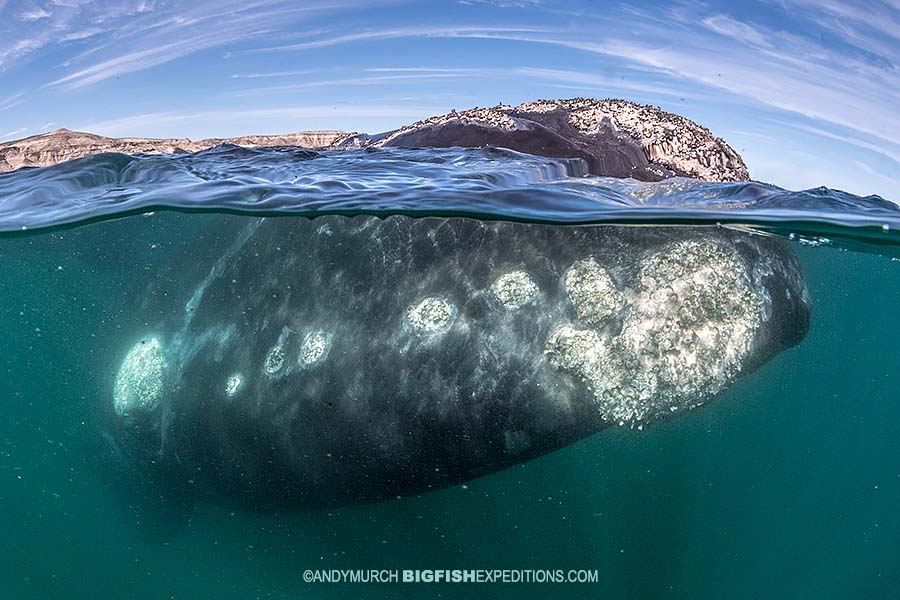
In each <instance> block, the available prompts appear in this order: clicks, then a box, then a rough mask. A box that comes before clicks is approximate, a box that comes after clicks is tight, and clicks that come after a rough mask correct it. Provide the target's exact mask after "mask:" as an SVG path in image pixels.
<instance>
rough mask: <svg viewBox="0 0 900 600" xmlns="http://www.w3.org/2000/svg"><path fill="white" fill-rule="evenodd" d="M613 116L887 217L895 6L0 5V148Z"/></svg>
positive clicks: (380, 0) (858, 0) (497, 2)
mask: <svg viewBox="0 0 900 600" xmlns="http://www.w3.org/2000/svg"><path fill="white" fill-rule="evenodd" d="M575 96H588V97H597V98H607V97H616V98H625V99H628V100H633V101H636V102H640V103H644V104H652V105H655V106H659V107H661V108H662V109H664V110H668V111H670V112H674V113H678V114H682V115H684V116H686V117H689V118H691V119H693V120H695V121H697V122H698V123H700V124H702V125H704V126H706V127H709V128H710V129H711V130H712V131H713V133H715V134H716V135H718V136H720V137H722V138H724V139H725V140H726V141H727V142H728V143H729V144H731V146H732V147H734V148H735V149H736V150H737V151H738V152H739V153H740V154H741V155H742V156H743V157H744V160H745V161H746V162H747V165H748V167H749V169H750V173H751V176H752V177H753V178H754V179H757V180H761V181H766V182H770V183H774V184H776V185H780V186H782V187H785V188H788V189H806V188H811V187H818V186H828V187H832V188H837V189H843V190H846V191H849V192H852V193H855V194H860V195H869V194H878V195H880V196H882V197H885V198H888V199H891V200H894V201H897V202H900V108H898V107H900V0H883V1H881V0H849V1H844V2H842V1H838V0H741V1H736V2H702V1H697V0H689V1H683V2H682V1H678V0H674V1H668V2H650V1H644V2H627V3H625V2H603V1H596V0H595V1H584V0H565V1H559V2H557V1H554V0H453V1H449V0H448V1H441V2H437V1H428V2H425V1H419V2H414V1H400V0H396V1H392V0H293V1H278V0H274V1H272V0H212V1H209V0H192V1H190V2H185V1H181V2H167V1H163V0H127V1H124V2H108V1H87V0H50V1H38V0H34V1H32V0H0V141H7V140H12V139H18V138H22V137H26V136H29V135H34V134H37V133H42V132H46V131H50V130H53V129H56V128H60V127H65V128H68V129H75V130H80V131H90V132H94V133H99V134H103V135H110V136H145V137H190V138H194V139H196V138H202V137H222V136H235V135H245V134H267V133H269V134H271V133H286V132H292V131H301V130H309V129H343V130H349V131H361V132H367V133H378V132H383V131H388V130H391V129H394V128H397V127H399V126H401V125H403V124H406V123H410V122H413V121H416V120H419V119H422V118H426V117H429V116H432V115H436V114H442V113H445V112H448V111H449V110H451V109H456V110H463V109H466V108H471V107H474V106H493V105H495V104H497V103H500V102H503V103H506V104H518V103H520V102H525V101H529V100H535V99H538V98H568V97H575Z"/></svg>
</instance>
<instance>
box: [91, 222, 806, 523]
mask: <svg viewBox="0 0 900 600" xmlns="http://www.w3.org/2000/svg"><path fill="white" fill-rule="evenodd" d="M203 272H204V275H203V276H202V277H200V278H199V279H198V280H195V281H193V282H191V283H190V285H187V283H185V285H184V289H183V290H182V291H181V293H183V299H182V302H183V310H181V311H179V312H178V314H171V315H169V316H168V317H166V318H162V319H155V318H154V317H153V315H152V314H149V315H148V314H142V313H141V312H140V311H136V314H133V315H132V317H131V318H133V320H134V321H133V325H134V327H133V329H136V328H137V327H138V324H140V325H139V326H140V327H141V328H142V331H143V335H142V337H140V339H134V340H133V346H132V347H131V349H130V350H129V351H127V352H125V353H123V356H122V362H121V364H120V365H119V366H118V374H117V376H116V378H115V383H114V386H113V389H112V390H110V395H109V401H108V402H107V403H105V404H104V406H105V410H106V411H107V413H108V418H109V423H110V433H111V435H112V436H113V438H114V439H115V440H116V444H117V446H118V447H119V448H120V449H121V450H122V452H124V453H125V454H126V455H127V456H128V460H129V462H130V463H131V464H133V465H136V466H137V467H138V468H140V469H141V472H143V473H145V474H146V476H147V477H149V478H151V480H152V481H155V482H158V485H159V488H160V489H165V490H168V491H169V492H171V493H174V494H182V495H184V496H185V497H188V498H194V499H200V500H207V501H211V502H216V503H220V504H224V505H228V506H236V507H241V508H245V509H250V510H260V511H278V510H285V509H292V508H303V507H324V506H337V505H346V504H354V503H363V502H372V501H378V500H383V499H388V498H394V497H396V496H405V495H411V494H417V493H420V492H424V491H427V490H431V489H436V488H440V487H442V486H447V485H452V484H456V483H460V482H463V481H467V480H469V479H472V478H474V477H478V476H481V475H484V474H487V473H490V472H494V471H498V470H500V469H504V468H506V467H509V466H512V465H515V464H518V463H522V462H524V461H527V460H529V459H531V458H533V457H536V456H539V455H542V454H545V453H547V452H550V451H553V450H555V449H558V448H561V447H563V446H565V445H567V444H570V443H572V442H574V441H576V440H578V439H580V438H583V437H585V436H588V435H591V434H593V433H595V432H598V431H600V430H602V429H604V428H606V427H610V426H618V425H628V426H644V425H646V424H649V423H653V422H654V421H657V420H659V419H663V418H667V417H670V416H671V415H675V414H677V413H680V412H683V411H685V410H689V409H692V408H694V407H696V406H699V405H701V404H703V403H705V402H707V401H709V400H710V399H712V398H714V397H715V396H716V395H718V394H719V393H720V392H722V391H723V390H724V389H726V388H727V387H728V386H729V385H730V384H731V383H732V382H733V381H734V380H735V378H737V377H739V376H740V375H741V374H743V373H747V372H749V371H752V370H754V369H756V368H758V367H759V366H760V365H762V364H763V363H764V362H766V361H767V360H768V359H770V358H771V357H773V356H774V355H775V354H777V353H778V352H780V351H782V350H784V349H786V348H788V347H790V346H792V345H794V344H797V343H798V342H799V341H800V340H801V339H802V338H803V337H804V335H805V333H806V331H807V328H808V324H809V316H810V303H809V299H808V296H807V293H806V287H805V283H804V279H803V276H802V273H801V271H800V268H799V265H798V263H797V260H796V258H795V256H794V255H793V253H792V251H791V250H790V248H789V247H788V246H787V245H786V243H785V242H783V241H782V240H778V239H774V238H769V237H763V236H760V235H752V234H749V233H746V232H739V231H733V230H728V229H722V228H713V227H674V226H673V227H663V226H654V227H625V226H608V225H604V226H557V225H541V224H526V223H512V222H489V221H480V220H473V219H466V218H449V219H448V218H421V219H413V218H409V217H403V216H392V217H390V218H386V219H380V218H375V217H371V216H366V217H364V216H357V217H353V218H349V217H337V216H333V217H320V218H316V219H314V220H307V219H299V218H265V219H256V220H254V221H253V222H252V224H249V225H248V226H247V227H246V229H245V230H244V231H243V233H241V234H240V235H239V236H238V237H237V239H236V240H235V241H234V243H233V244H232V246H231V247H230V248H229V249H228V250H227V251H226V252H225V253H223V255H222V256H221V257H219V258H218V259H217V260H215V261H213V262H211V263H210V264H207V265H204V266H203ZM153 314H155V313H153ZM148 323H149V324H148ZM129 343H131V342H129Z"/></svg>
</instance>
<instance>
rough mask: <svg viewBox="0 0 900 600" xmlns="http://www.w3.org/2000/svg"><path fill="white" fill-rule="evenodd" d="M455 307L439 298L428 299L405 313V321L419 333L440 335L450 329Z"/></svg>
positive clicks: (454, 315)
mask: <svg viewBox="0 0 900 600" xmlns="http://www.w3.org/2000/svg"><path fill="white" fill-rule="evenodd" d="M455 318H456V307H455V306H453V305H452V304H450V303H449V302H447V301H446V300H443V299H441V298H435V297H428V298H425V299H424V300H422V301H421V302H419V303H418V304H416V305H414V306H411V307H409V308H408V309H407V311H406V319H407V321H409V324H410V325H411V326H412V328H413V329H415V330H416V331H418V332H420V333H440V332H442V331H446V330H447V329H449V328H450V325H451V324H452V323H453V319H455Z"/></svg>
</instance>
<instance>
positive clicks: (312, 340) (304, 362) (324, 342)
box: [297, 331, 331, 368]
mask: <svg viewBox="0 0 900 600" xmlns="http://www.w3.org/2000/svg"><path fill="white" fill-rule="evenodd" d="M329 350H331V334H330V333H327V332H325V331H313V332H311V333H308V334H307V335H306V337H305V338H304V339H303V344H301V346H300V355H299V356H298V357H297V363H298V364H299V365H300V366H301V367H302V368H310V367H314V366H316V365H318V364H319V363H321V362H322V361H323V360H325V358H326V357H327V356H328V351H329Z"/></svg>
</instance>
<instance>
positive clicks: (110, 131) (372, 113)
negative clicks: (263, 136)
mask: <svg viewBox="0 0 900 600" xmlns="http://www.w3.org/2000/svg"><path fill="white" fill-rule="evenodd" d="M443 110H444V109H443V107H438V106H417V105H400V106H398V105H393V104H388V105H378V104H361V105H349V104H348V105H317V106H286V107H274V108H254V109H246V110H207V111H184V112H156V113H143V114H138V115H131V116H128V117H122V118H117V119H109V120H105V121H94V122H90V123H83V124H81V125H78V126H77V129H80V130H84V131H93V132H96V133H100V134H103V135H136V133H135V132H140V131H144V130H147V129H152V128H157V127H159V126H162V125H173V124H179V123H194V124H196V123H203V122H207V123H222V122H231V123H245V122H248V121H254V120H256V121H261V120H262V121H264V120H272V121H287V120H290V119H328V120H331V122H334V121H333V120H334V119H346V118H348V117H350V118H354V119H363V118H366V119H371V118H389V119H397V120H398V121H405V120H409V119H413V120H415V119H419V118H422V117H423V116H428V115H432V114H437V113H440V112H442V111H443Z"/></svg>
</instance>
